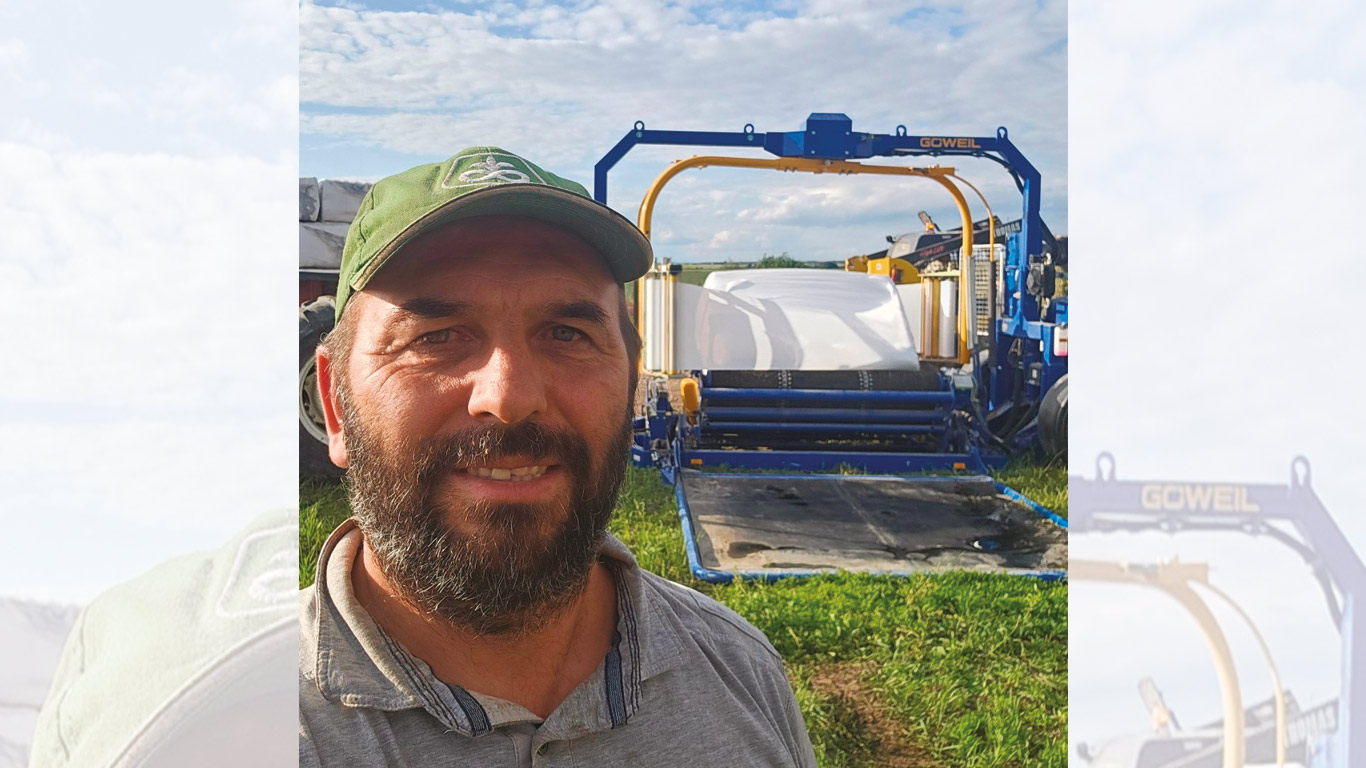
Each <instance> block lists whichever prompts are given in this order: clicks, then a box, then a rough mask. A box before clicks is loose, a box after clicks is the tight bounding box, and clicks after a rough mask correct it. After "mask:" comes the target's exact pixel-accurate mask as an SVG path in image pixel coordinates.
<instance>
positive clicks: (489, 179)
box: [441, 152, 546, 189]
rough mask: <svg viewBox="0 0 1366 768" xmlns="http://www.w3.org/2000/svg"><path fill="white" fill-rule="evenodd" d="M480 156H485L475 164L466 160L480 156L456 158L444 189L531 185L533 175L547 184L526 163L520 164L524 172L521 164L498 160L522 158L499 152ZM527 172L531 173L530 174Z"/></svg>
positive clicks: (443, 185)
mask: <svg viewBox="0 0 1366 768" xmlns="http://www.w3.org/2000/svg"><path fill="white" fill-rule="evenodd" d="M479 154H480V155H483V159H482V160H477V161H475V162H474V163H473V164H471V163H469V162H468V161H466V158H475V157H478V156H479V155H461V156H460V157H457V158H455V161H454V162H452V163H451V171H450V173H448V174H446V178H445V180H444V181H442V182H441V186H442V188H443V189H459V188H460V187H472V186H479V185H484V184H530V183H531V182H532V178H531V174H534V175H535V176H536V179H535V180H536V181H537V182H539V183H541V184H544V183H546V182H545V179H542V178H541V177H540V174H537V173H536V171H535V170H534V169H532V168H530V167H529V166H527V165H526V164H525V163H524V162H523V163H520V165H521V168H522V169H524V170H522V169H519V168H518V165H519V164H517V163H510V162H507V161H506V160H498V159H496V158H499V157H503V158H508V159H511V160H519V161H520V160H521V158H519V157H517V156H515V155H506V154H502V153H497V152H494V153H487V152H481V153H479ZM462 161H465V162H462ZM462 167H463V168H465V170H464V171H461V172H460V173H459V175H456V171H457V170H458V169H460V168H462ZM526 171H530V174H528V173H527V172H526ZM452 176H454V177H455V178H454V182H455V183H452V178H451V177H452Z"/></svg>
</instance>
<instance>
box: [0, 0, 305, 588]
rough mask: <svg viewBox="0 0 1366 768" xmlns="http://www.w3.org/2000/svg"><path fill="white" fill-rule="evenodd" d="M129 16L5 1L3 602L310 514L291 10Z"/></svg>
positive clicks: (174, 9) (276, 2)
mask: <svg viewBox="0 0 1366 768" xmlns="http://www.w3.org/2000/svg"><path fill="white" fill-rule="evenodd" d="M136 5H137V8H136V12H134V11H133V10H130V9H129V8H127V7H125V6H123V5H119V4H110V3H98V2H86V1H85V0H53V2H47V3H43V4H41V5H40V6H34V5H32V4H12V3H11V4H5V5H3V6H0V92H2V93H4V94H5V101H6V105H5V108H4V109H3V110H0V179H2V180H3V183H0V327H3V328H4V331H3V339H4V355H3V358H2V359H0V372H2V375H0V520H3V521H4V527H5V530H6V532H7V533H8V534H10V537H11V538H10V539H9V540H10V542H11V544H10V546H8V547H6V554H5V557H3V558H0V595H21V596H27V597H34V598H43V599H48V600H57V601H63V602H82V601H85V600H88V599H89V598H91V597H93V596H94V595H95V594H96V593H98V592H99V591H101V590H102V589H104V588H106V587H108V586H110V585H112V584H113V583H116V582H118V581H121V580H124V579H127V578H130V577H132V576H134V575H137V574H138V573H140V572H142V571H144V570H146V568H147V567H148V566H149V565H151V564H152V563H155V562H157V561H159V560H163V559H166V558H167V557H169V556H171V555H174V554H178V553H180V552H184V551H189V550H194V549H203V548H207V547H211V546H216V545H218V544H220V543H221V542H222V541H224V540H225V539H227V538H228V536H229V535H230V534H231V533H232V532H233V531H235V530H236V529H237V528H238V527H240V526H241V525H243V524H244V523H245V522H247V521H248V520H250V519H252V518H255V517H256V516H258V515H260V514H261V513H262V512H264V511H266V510H267V509H273V508H282V507H283V508H293V507H294V506H295V505H296V504H297V493H298V491H297V485H296V472H297V470H296V466H297V458H296V456H297V454H296V451H297V449H296V447H295V439H296V438H295V433H294V432H293V431H290V430H289V429H287V427H288V426H290V425H292V421H293V419H294V414H295V401H294V398H293V396H292V387H293V382H294V381H295V379H296V376H297V374H296V373H295V371H297V358H296V357H295V354H296V353H295V350H294V345H293V344H291V343H290V339H291V334H292V332H293V331H292V328H293V325H294V323H296V322H297V320H296V317H297V315H296V310H295V302H296V301H297V294H296V291H295V288H294V279H295V278H294V270H295V268H296V261H295V259H296V255H295V254H296V251H297V235H296V224H295V223H294V222H293V220H292V219H291V218H290V216H289V215H288V213H289V212H291V211H293V210H294V208H295V207H296V205H297V198H296V196H295V191H294V185H295V184H296V181H295V179H296V173H297V165H298V149H297V146H298V145H297V131H298V111H297V98H298V96H297V93H298V72H297V59H296V56H295V52H296V50H297V39H298V30H297V12H296V10H295V7H294V5H293V3H292V2H291V1H290V0H237V1H236V2H227V3H213V4H203V3H181V2H169V1H167V2H160V1H157V0H152V1H148V0H138V3H137V4H136ZM153 18H154V19H157V23H156V24H149V23H148V22H147V20H148V19H153ZM15 542H23V543H22V544H20V545H16V544H15Z"/></svg>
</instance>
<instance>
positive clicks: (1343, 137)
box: [1069, 2, 1366, 741]
mask: <svg viewBox="0 0 1366 768" xmlns="http://www.w3.org/2000/svg"><path fill="white" fill-rule="evenodd" d="M1071 21H1072V30H1071V31H1072V38H1073V40H1074V41H1075V42H1074V47H1073V50H1072V61H1071V64H1072V67H1071V93H1070V105H1071V112H1070V117H1071V121H1072V125H1071V134H1072V137H1073V140H1072V143H1071V153H1072V159H1071V172H1072V179H1071V182H1072V184H1073V186H1074V187H1075V188H1076V189H1078V190H1085V194H1084V195H1078V197H1077V198H1076V199H1075V200H1074V201H1073V203H1072V221H1073V222H1074V226H1073V227H1072V232H1071V233H1070V234H1071V236H1072V239H1073V242H1074V243H1075V244H1080V246H1081V248H1082V250H1079V251H1078V252H1077V253H1076V254H1074V258H1073V259H1072V270H1071V273H1070V275H1069V277H1070V290H1071V292H1072V300H1071V306H1070V311H1071V314H1072V320H1073V324H1072V329H1071V338H1070V346H1071V352H1072V355H1073V361H1072V374H1073V376H1072V378H1073V379H1075V380H1076V381H1077V382H1079V384H1080V385H1079V386H1078V387H1076V388H1075V389H1076V391H1075V392H1073V393H1072V413H1071V414H1070V419H1069V421H1070V426H1071V431H1070V447H1071V459H1072V467H1073V471H1074V472H1076V473H1078V474H1083V475H1086V476H1088V477H1089V476H1093V474H1094V472H1093V470H1092V468H1091V464H1092V462H1093V461H1094V459H1095V456H1096V454H1097V453H1098V452H1100V451H1102V450H1109V451H1112V452H1114V454H1115V455H1116V457H1117V459H1118V465H1119V472H1120V476H1121V477H1123V478H1126V479H1143V478H1151V479H1188V480H1207V481H1218V480H1225V481H1243V482H1268V483H1285V482H1287V480H1288V476H1289V468H1290V460H1291V458H1292V457H1293V456H1294V455H1296V454H1305V455H1307V456H1308V457H1309V458H1310V459H1311V461H1312V462H1313V465H1314V476H1315V480H1314V486H1315V488H1316V489H1317V492H1318V493H1319V495H1320V496H1321V498H1322V499H1323V500H1324V503H1325V505H1326V506H1327V508H1328V509H1329V511H1330V512H1331V513H1332V514H1333V515H1334V516H1335V517H1336V519H1337V520H1338V523H1339V525H1340V526H1341V527H1342V529H1343V531H1344V532H1345V534H1346V535H1347V536H1348V537H1349V540H1351V541H1352V542H1354V543H1355V544H1356V546H1357V551H1358V552H1362V551H1366V523H1363V521H1362V520H1361V519H1360V518H1359V516H1356V515H1355V514H1354V513H1355V511H1356V510H1357V509H1359V508H1360V505H1361V493H1360V489H1359V484H1358V483H1357V481H1356V479H1355V478H1356V477H1357V476H1358V475H1359V474H1360V471H1359V467H1358V466H1357V465H1358V464H1359V462H1358V461H1357V460H1356V456H1357V455H1358V454H1359V445H1358V442H1359V441H1358V437H1357V433H1358V432H1359V427H1358V426H1357V424H1358V422H1359V417H1358V416H1356V414H1355V412H1354V411H1352V410H1351V409H1352V407H1353V406H1352V405H1351V403H1352V402H1353V398H1352V395H1351V394H1350V392H1351V391H1352V386H1351V385H1350V384H1347V383H1346V382H1351V381H1357V380H1359V379H1360V378H1361V376H1362V373H1363V370H1362V365H1361V362H1360V360H1359V357H1358V356H1356V355H1354V354H1353V353H1352V352H1350V351H1348V350H1349V349H1354V347H1353V343H1352V342H1351V341H1350V340H1349V339H1350V338H1351V336H1352V330H1351V329H1353V328H1354V327H1355V325H1356V322H1357V321H1356V315H1357V314H1358V312H1357V305H1358V304H1359V301H1358V299H1357V293H1359V287H1360V286H1361V285H1362V284H1363V281H1366V266H1363V264H1362V262H1361V260H1360V259H1359V258H1356V256H1355V255H1354V251H1353V249H1352V248H1351V246H1350V245H1347V243H1348V242H1349V241H1350V238H1351V236H1352V235H1351V233H1352V224H1353V222H1355V221H1357V220H1358V219H1359V218H1360V209H1361V197H1360V194H1359V192H1358V190H1359V186H1360V181H1359V179H1360V175H1361V172H1362V170H1363V169H1366V149H1363V148H1362V147H1361V145H1360V142H1359V141H1358V138H1357V137H1359V135H1360V134H1361V131H1362V130H1363V128H1366V105H1364V104H1363V102H1362V100H1361V99H1360V97H1359V94H1361V93H1362V92H1366V70H1364V69H1363V68H1362V66H1361V63H1360V62H1361V59H1360V54H1359V51H1358V52H1353V51H1351V50H1349V48H1350V46H1351V45H1352V44H1353V41H1359V40H1361V39H1363V34H1366V14H1362V13H1361V11H1360V7H1359V6H1357V5H1353V4H1349V3H1328V4H1323V5H1316V6H1315V7H1314V8H1313V9H1312V10H1310V9H1308V8H1303V7H1300V6H1293V7H1292V6H1289V5H1284V4H1271V5H1262V6H1257V7H1255V8H1253V7H1250V6H1247V5H1245V4H1238V3H1232V2H1209V3H1200V4H1192V3H1163V4H1159V5H1158V6H1156V7H1152V8H1151V9H1148V10H1147V11H1145V12H1144V13H1133V12H1132V11H1131V10H1130V9H1125V8H1122V7H1120V6H1114V5H1109V4H1103V3H1093V2H1090V3H1073V5H1072V17H1071ZM1088 254H1089V255H1088ZM1074 511H1075V509H1074ZM1115 538H1116V537H1113V536H1111V537H1106V536H1096V535H1092V536H1085V537H1082V536H1077V535H1075V534H1074V535H1073V538H1072V544H1071V551H1072V554H1073V556H1074V557H1079V556H1086V555H1087V554H1088V553H1104V554H1106V555H1107V556H1110V557H1115V558H1120V559H1127V560H1130V561H1148V560H1153V559H1160V558H1168V557H1170V556H1171V555H1172V554H1174V553H1179V554H1181V555H1182V558H1183V559H1186V560H1190V559H1201V558H1208V559H1210V560H1212V561H1213V562H1214V563H1216V564H1217V566H1218V568H1219V571H1218V573H1217V574H1216V575H1217V578H1219V580H1220V582H1219V583H1220V584H1221V586H1222V587H1223V588H1225V589H1226V590H1227V591H1229V592H1230V593H1232V594H1233V595H1234V596H1235V598H1238V599H1241V600H1249V601H1251V602H1252V604H1253V605H1254V606H1256V607H1257V608H1258V609H1259V610H1257V611H1255V612H1254V616H1255V618H1256V620H1257V621H1258V623H1259V625H1260V626H1261V627H1262V629H1263V630H1264V631H1266V632H1267V633H1268V638H1269V639H1270V640H1271V641H1272V647H1273V651H1274V652H1275V653H1276V655H1277V658H1278V662H1279V663H1280V664H1281V665H1282V667H1283V671H1284V672H1285V674H1286V681H1287V684H1288V686H1289V687H1290V688H1291V689H1292V690H1294V691H1296V692H1299V693H1301V696H1300V702H1301V704H1305V705H1308V704H1317V703H1320V702H1321V701H1322V700H1323V699H1325V698H1328V697H1331V696H1333V695H1336V692H1337V680H1338V675H1339V668H1338V659H1337V657H1336V654H1335V653H1333V652H1332V651H1333V650H1334V649H1335V648H1336V645H1337V643H1338V640H1339V639H1338V636H1337V633H1336V632H1334V631H1333V629H1332V628H1329V629H1327V630H1326V631H1325V626H1324V625H1325V623H1326V621H1325V619H1324V617H1325V616H1326V615H1327V613H1326V609H1324V608H1323V607H1322V598H1321V597H1320V596H1319V595H1318V594H1317V593H1316V588H1315V586H1314V585H1313V584H1312V582H1307V580H1306V579H1304V578H1302V573H1301V571H1302V570H1303V566H1302V565H1299V564H1298V563H1297V562H1296V561H1297V560H1298V558H1296V557H1287V556H1285V555H1281V556H1280V557H1271V556H1269V555H1268V553H1267V549H1268V547H1269V545H1267V544H1265V543H1264V542H1258V541H1257V540H1255V539H1253V538H1251V537H1247V536H1240V535H1236V534H1231V535H1224V536H1222V537H1219V538H1218V540H1217V542H1206V543H1205V544H1204V545H1203V546H1200V545H1198V544H1193V543H1192V542H1191V541H1189V537H1185V536H1183V537H1152V538H1151V539H1147V540H1122V541H1114V540H1113V539H1115ZM1115 599H1116V598H1115V597H1114V595H1113V593H1111V594H1108V595H1101V594H1098V593H1097V592H1096V591H1095V590H1088V591H1082V590H1075V591H1074V592H1073V594H1072V619H1071V625H1070V628H1071V631H1072V632H1073V633H1074V637H1082V638H1088V639H1089V641H1088V642H1082V643H1078V644H1074V645H1073V646H1072V656H1071V658H1072V662H1073V673H1072V678H1071V679H1072V681H1073V686H1074V687H1073V691H1072V698H1071V709H1070V711H1071V725H1072V728H1073V739H1074V740H1075V739H1077V738H1086V739H1088V740H1092V741H1094V740H1096V739H1097V737H1100V736H1106V735H1113V734H1115V733H1117V732H1119V731H1122V730H1125V729H1128V730H1143V728H1144V725H1145V724H1144V723H1143V722H1142V721H1138V722H1135V721H1134V720H1133V719H1132V717H1130V716H1126V715H1125V714H1123V713H1124V712H1125V711H1126V710H1127V711H1130V712H1132V709H1133V706H1132V703H1130V702H1128V701H1126V699H1127V698H1128V697H1131V694H1129V691H1132V690H1133V689H1132V687H1131V686H1132V682H1130V683H1127V684H1124V685H1125V687H1122V688H1115V687H1110V688H1109V689H1106V688H1105V687H1104V686H1103V685H1102V684H1099V683H1098V680H1097V676H1098V675H1099V676H1102V677H1106V678H1107V679H1109V680H1111V681H1113V680H1114V679H1116V678H1117V677H1121V676H1126V675H1127V676H1128V677H1130V678H1131V679H1132V680H1136V679H1137V676H1136V673H1137V672H1138V671H1139V669H1138V667H1139V665H1140V663H1141V662H1139V661H1136V660H1138V659H1140V658H1147V659H1149V660H1151V657H1152V655H1153V654H1152V653H1149V651H1150V650H1151V649H1153V648H1155V647H1161V645H1160V641H1161V638H1162V637H1164V635H1163V631H1165V630H1167V629H1169V628H1170V627H1171V624H1170V623H1169V622H1158V623H1152V622H1149V621H1148V618H1149V617H1148V616H1147V615H1146V614H1140V613H1138V611H1137V609H1134V608H1133V607H1132V606H1133V604H1132V603H1127V602H1126V603H1123V604H1122V605H1124V606H1125V607H1129V608H1130V610H1129V611H1128V614H1129V615H1128V617H1127V619H1128V623H1127V624H1121V625H1115V626H1111V627H1106V626H1104V622H1106V621H1107V620H1108V619H1111V618H1114V617H1113V616H1107V615H1106V613H1105V607H1106V606H1107V605H1110V604H1113V602H1114V601H1115ZM1296 609H1297V610H1296ZM1140 615H1141V616H1142V618H1139V616H1140ZM1125 627H1127V628H1129V629H1130V630H1134V632H1133V633H1131V634H1129V635H1128V636H1126V635H1125V632H1124V628H1125ZM1139 629H1141V630H1143V634H1141V635H1140V634H1139V633H1138V631H1137V630H1139ZM1154 630H1155V632H1154ZM1097 640H1099V641H1098V642H1097ZM1240 642H1241V648H1242V650H1243V652H1244V653H1246V652H1247V650H1248V649H1249V648H1251V649H1253V650H1252V651H1251V658H1250V661H1248V662H1247V663H1246V664H1240V672H1241V671H1244V670H1245V671H1246V672H1247V674H1249V675H1250V676H1252V679H1253V681H1254V683H1253V684H1251V685H1249V686H1248V688H1247V690H1245V693H1244V695H1245V700H1247V701H1249V702H1250V701H1253V700H1255V699H1257V698H1261V697H1263V696H1264V695H1265V692H1266V690H1267V688H1266V687H1265V686H1264V684H1263V683H1262V682H1261V678H1259V677H1257V675H1260V674H1261V673H1260V670H1259V667H1260V662H1259V660H1258V659H1257V658H1256V652H1255V645H1250V644H1249V643H1250V641H1249V639H1248V638H1246V637H1245V636H1244V637H1243V638H1241V641H1240ZM1358 645H1360V644H1359V643H1358ZM1325 646H1326V649H1327V650H1325ZM1166 661H1167V662H1170V663H1171V664H1175V665H1178V666H1180V665H1186V664H1194V665H1201V664H1203V665H1204V668H1205V669H1209V668H1210V667H1209V666H1208V662H1207V653H1206V651H1205V649H1204V647H1203V646H1202V645H1201V644H1200V643H1199V642H1198V641H1197V642H1196V643H1193V644H1187V645H1185V646H1181V647H1172V649H1171V650H1170V651H1169V652H1168V653H1167V655H1166ZM1241 661H1244V659H1242V658H1240V662H1241ZM1202 684H1203V682H1202V681H1189V682H1188V681H1185V680H1183V679H1182V678H1181V677H1180V676H1179V675H1178V676H1176V677H1175V679H1174V682H1173V683H1172V684H1171V685H1170V686H1169V689H1170V690H1169V693H1170V695H1173V696H1182V697H1187V699H1188V700H1198V701H1199V703H1200V705H1201V706H1199V707H1192V708H1190V709H1188V712H1189V714H1183V718H1184V719H1186V720H1188V721H1191V720H1193V721H1206V720H1214V719H1216V718H1217V717H1218V709H1217V706H1218V704H1217V698H1213V697H1211V696H1210V695H1209V689H1208V686H1205V687H1204V688H1202V687H1201V686H1202ZM1308 694H1312V695H1308ZM1132 698H1133V699H1134V700H1136V697H1132ZM1126 718H1127V719H1126Z"/></svg>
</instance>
